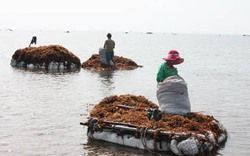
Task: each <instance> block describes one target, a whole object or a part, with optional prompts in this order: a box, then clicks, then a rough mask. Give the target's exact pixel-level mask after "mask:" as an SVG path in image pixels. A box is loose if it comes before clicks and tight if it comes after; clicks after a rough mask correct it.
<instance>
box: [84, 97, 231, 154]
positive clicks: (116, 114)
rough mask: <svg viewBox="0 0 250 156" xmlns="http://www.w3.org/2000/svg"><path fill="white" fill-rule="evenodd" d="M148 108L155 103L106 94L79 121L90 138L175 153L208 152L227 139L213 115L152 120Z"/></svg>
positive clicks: (170, 115)
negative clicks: (88, 114)
mask: <svg viewBox="0 0 250 156" xmlns="http://www.w3.org/2000/svg"><path fill="white" fill-rule="evenodd" d="M149 108H151V109H158V106H157V105H156V104H154V103H153V102H151V101H148V100H147V99H146V98H145V97H143V96H135V95H130V94H127V95H120V96H110V97H106V98H104V99H103V100H102V101H101V102H100V103H99V104H97V105H95V107H94V108H93V110H92V111H91V112H90V116H89V118H88V120H87V121H86V122H81V123H80V124H81V125H84V126H87V127H88V130H87V136H88V137H89V138H92V139H96V140H104V141H108V142H111V143H116V144H120V145H124V146H129V147H134V148H139V149H144V150H149V151H156V152H172V153H174V154H176V155H197V154H201V153H206V152H211V151H212V150H216V149H218V148H219V147H220V146H221V145H223V144H224V143H225V142H226V140H227V136H228V135H227V130H226V129H225V128H224V127H223V125H222V124H221V123H220V122H219V121H218V120H216V119H215V118H214V117H213V116H209V115H204V114H200V113H194V112H191V113H188V114H187V115H185V116H181V115H174V114H162V118H161V119H160V120H158V121H155V120H153V119H151V120H150V119H149V118H148V117H147V113H148V111H147V110H148V109H149Z"/></svg>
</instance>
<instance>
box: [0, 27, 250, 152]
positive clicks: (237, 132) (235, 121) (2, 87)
mask: <svg viewBox="0 0 250 156" xmlns="http://www.w3.org/2000/svg"><path fill="white" fill-rule="evenodd" d="M33 35H36V36H37V37H38V45H50V44H59V45H62V46H64V47H65V48H67V49H68V50H70V51H71V52H73V53H74V54H75V55H77V56H78V57H79V58H80V59H81V61H82V62H84V61H86V60H87V59H88V58H89V57H90V56H91V55H92V54H93V53H97V52H98V48H99V47H102V46H103V43H104V40H105V39H106V32H70V33H64V32H53V31H33V32H31V31H29V32H28V31H13V32H6V31H0V69H1V71H0V122H1V124H0V155H4V156H6V155H7V156H8V155H25V156H26V155H157V154H155V153H149V152H145V151H141V150H136V149H133V148H125V147H122V146H117V145H114V144H110V143H106V142H99V141H91V140H88V138H87V137H86V131H87V129H86V127H82V126H81V125H80V124H79V123H80V122H81V121H85V119H86V117H87V116H88V113H89V112H90V111H91V109H92V108H93V106H94V104H96V103H98V102H99V101H100V100H102V99H103V98H104V97H106V96H110V95H121V94H134V95H143V96H145V97H146V98H147V99H149V100H151V101H153V102H155V103H157V99H156V81H155V76H156V72H157V68H158V66H159V65H160V64H161V62H162V58H163V57H164V56H166V54H167V52H168V51H169V50H171V49H176V50H178V51H179V52H180V54H181V57H183V58H185V62H184V63H183V64H180V65H178V66H177V68H178V70H179V74H180V75H181V76H182V77H183V78H184V79H185V80H186V81H187V83H188V89H189V96H190V97H189V98H190V101H191V105H192V111H194V112H202V113H204V114H208V115H213V116H214V117H215V118H216V119H218V120H219V121H220V122H221V123H222V124H223V125H224V126H225V127H226V128H227V130H228V132H229V138H228V140H227V142H226V144H225V146H224V147H223V148H221V149H220V150H219V151H217V154H216V153H213V154H211V155H226V156H234V155H249V154H250V150H249V147H250V142H249V140H250V117H249V111H250V104H249V101H250V96H249V93H250V90H249V89H250V68H249V67H250V37H243V36H241V35H198V34H177V35H172V34H167V33H166V34H164V33H155V34H152V35H147V34H145V33H135V32H131V33H129V34H125V33H118V32H117V33H113V39H114V40H115V41H116V45H117V46H116V49H115V55H118V56H123V57H127V58H130V59H132V60H134V61H135V62H136V63H138V64H140V65H143V66H144V67H143V68H139V69H136V70H132V71H115V72H101V73H96V72H91V71H87V70H84V69H81V70H80V71H78V72H71V73H48V72H41V71H26V70H20V69H14V68H12V67H11V66H10V59H11V56H12V55H13V53H14V52H15V50H17V49H19V48H24V47H26V46H28V44H29V42H30V40H31V38H32V36H33ZM161 154H162V153H161ZM163 155H164V154H163ZM166 155H171V154H166Z"/></svg>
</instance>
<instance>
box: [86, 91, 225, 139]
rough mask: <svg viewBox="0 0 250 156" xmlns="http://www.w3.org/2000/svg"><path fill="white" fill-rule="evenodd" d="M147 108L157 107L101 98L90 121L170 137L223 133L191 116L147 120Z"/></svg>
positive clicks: (138, 99) (140, 100)
mask: <svg viewBox="0 0 250 156" xmlns="http://www.w3.org/2000/svg"><path fill="white" fill-rule="evenodd" d="M148 108H158V106H157V105H156V104H154V103H153V102H151V101H148V100H147V99H146V98H145V97H144V96H135V95H130V94H126V95H120V96H117V95H114V96H110V97H106V98H104V99H103V100H102V101H101V102H100V103H99V104H97V105H95V107H94V108H93V110H92V111H91V113H90V117H92V118H98V120H100V121H105V122H118V123H123V124H124V123H126V124H128V125H133V126H136V127H140V128H141V127H145V128H148V127H149V128H153V129H154V130H156V131H158V130H159V131H167V132H172V133H194V134H206V133H207V131H211V132H212V133H213V134H214V136H218V135H219V134H221V133H223V132H222V131H221V129H220V128H219V126H218V124H213V122H212V121H214V120H215V121H217V120H216V119H215V118H214V117H213V116H209V115H203V114H199V113H194V112H191V113H188V114H187V115H186V116H181V115H174V114H163V115H162V118H161V119H160V120H159V121H155V120H149V119H148V118H147V109H148Z"/></svg>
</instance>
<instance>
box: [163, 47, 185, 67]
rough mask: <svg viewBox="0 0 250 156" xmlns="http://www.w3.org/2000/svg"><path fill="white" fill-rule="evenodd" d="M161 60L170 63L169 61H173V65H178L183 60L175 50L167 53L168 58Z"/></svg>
mask: <svg viewBox="0 0 250 156" xmlns="http://www.w3.org/2000/svg"><path fill="white" fill-rule="evenodd" d="M163 60H165V61H170V60H171V61H174V64H180V63H182V62H183V61H184V59H183V58H181V57H180V56H179V52H178V51H176V50H170V51H169V52H168V56H167V57H165V58H163Z"/></svg>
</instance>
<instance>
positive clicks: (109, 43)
mask: <svg viewBox="0 0 250 156" xmlns="http://www.w3.org/2000/svg"><path fill="white" fill-rule="evenodd" d="M111 37H112V35H111V34H110V33H108V34H107V38H108V39H107V40H106V41H105V43H104V46H103V48H104V49H105V50H106V57H107V62H108V65H115V62H114V59H113V58H114V48H115V41H114V40H112V39H111Z"/></svg>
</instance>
